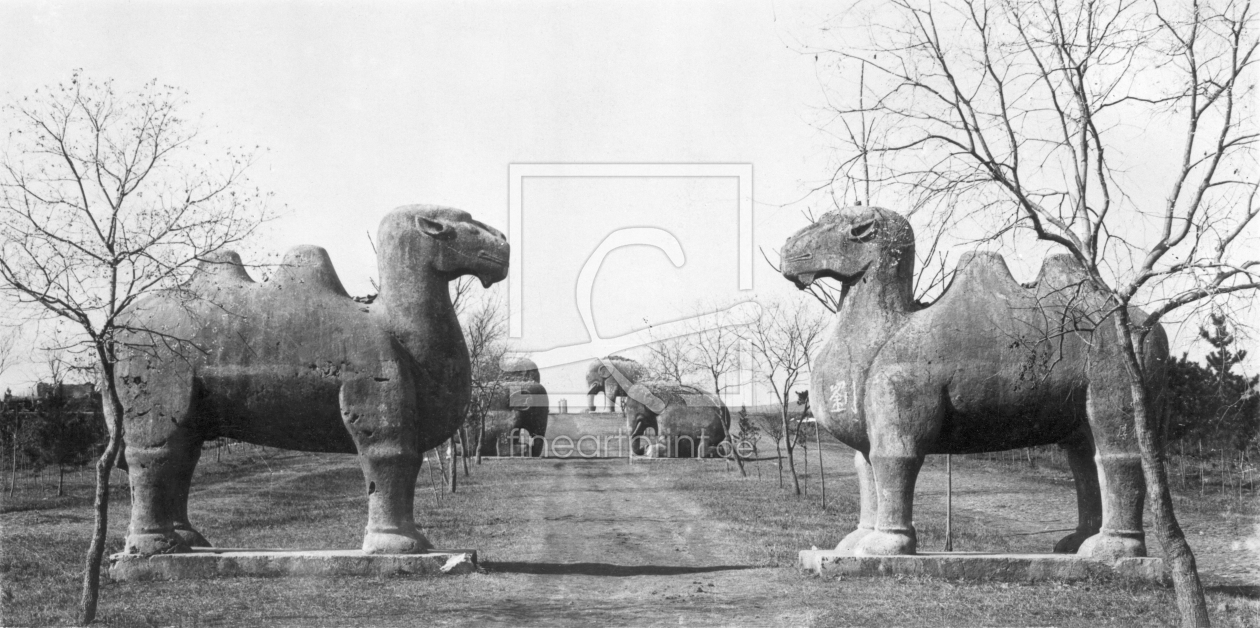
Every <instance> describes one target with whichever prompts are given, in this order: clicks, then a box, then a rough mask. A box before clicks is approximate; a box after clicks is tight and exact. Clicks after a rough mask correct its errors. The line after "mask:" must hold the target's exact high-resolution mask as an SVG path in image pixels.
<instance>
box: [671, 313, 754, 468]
mask: <svg viewBox="0 0 1260 628" xmlns="http://www.w3.org/2000/svg"><path fill="white" fill-rule="evenodd" d="M717 310H718V308H717V307H711V306H709V305H705V304H700V305H698V306H697V307H696V311H697V312H698V313H699V312H702V311H717ZM721 322H722V323H724V324H722V325H718V326H712V327H706V326H696V327H695V331H694V333H692V334H691V335H689V336H687V337H686V342H687V344H688V347H689V350H688V351H687V352H686V354H685V363H686V366H687V368H688V370H689V371H691V372H693V373H696V374H699V375H701V376H703V377H704V378H705V379H707V380H708V381H709V382H710V383H712V385H713V394H715V395H717V397H718V399H724V398H723V395H724V394H725V393H726V392H727V391H728V390H729V389H730V388H731V387H732V386H734V385H738V384H739V382H735V383H732V382H731V379H732V376H733V375H736V374H737V373H738V372H739V368H740V366H741V361H740V353H741V339H740V331H741V329H742V327H743V325H745V324H747V321H737V320H723V321H721ZM747 383H749V384H751V382H747ZM722 421H723V425H722V427H723V429H725V430H726V434H727V438H729V439H730V440H731V455H732V457H734V458H735V464H736V465H737V466H738V467H739V473H740V475H741V476H744V477H747V476H748V472H747V471H746V470H745V469H744V459H743V457H742V456H741V455H740V453H739V449H738V448H737V447H735V439H734V438H733V436H732V434H733V433H732V431H731V412H730V408H729V407H727V408H725V409H724V411H723V413H722Z"/></svg>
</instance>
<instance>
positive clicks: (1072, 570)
mask: <svg viewBox="0 0 1260 628" xmlns="http://www.w3.org/2000/svg"><path fill="white" fill-rule="evenodd" d="M800 567H801V569H804V570H806V571H812V572H814V573H816V574H818V575H820V576H931V577H934V578H946V579H953V580H974V581H985V580H992V581H1000V582H1074V581H1078V580H1088V579H1093V578H1101V579H1105V578H1120V579H1125V580H1137V581H1142V582H1149V583H1152V584H1158V585H1162V586H1167V585H1168V582H1167V580H1166V577H1165V575H1164V565H1163V561H1162V560H1160V559H1158V558H1124V559H1120V560H1118V561H1116V562H1114V563H1109V562H1102V561H1096V560H1090V559H1087V558H1082V557H1080V556H1076V555H1074V554H988V553H973V552H924V553H921V554H916V555H914V556H854V555H852V554H848V553H842V552H837V551H835V550H818V549H815V550H802V551H801V553H800Z"/></svg>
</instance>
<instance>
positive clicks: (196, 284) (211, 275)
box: [190, 251, 254, 290]
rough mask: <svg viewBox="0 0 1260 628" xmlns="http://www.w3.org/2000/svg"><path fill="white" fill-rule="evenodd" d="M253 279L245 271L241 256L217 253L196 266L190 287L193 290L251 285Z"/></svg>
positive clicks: (230, 253) (231, 252)
mask: <svg viewBox="0 0 1260 628" xmlns="http://www.w3.org/2000/svg"><path fill="white" fill-rule="evenodd" d="M252 283H254V279H253V277H250V276H249V272H247V271H246V270H245V264H244V263H242V262H241V256H240V255H237V254H236V251H219V252H217V253H213V254H211V255H207V256H206V257H205V259H203V260H201V262H200V263H198V264H197V270H196V271H194V272H193V276H192V281H191V284H190V287H191V288H192V289H193V290H206V289H213V288H217V287H221V286H229V285H240V284H252Z"/></svg>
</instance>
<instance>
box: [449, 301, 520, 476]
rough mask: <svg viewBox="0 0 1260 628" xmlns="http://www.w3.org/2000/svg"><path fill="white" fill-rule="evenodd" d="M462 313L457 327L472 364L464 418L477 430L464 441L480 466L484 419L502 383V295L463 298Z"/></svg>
mask: <svg viewBox="0 0 1260 628" xmlns="http://www.w3.org/2000/svg"><path fill="white" fill-rule="evenodd" d="M462 309H463V312H462V314H461V316H460V326H461V327H463V330H464V342H465V343H467V345H468V357H469V361H470V362H471V364H472V399H471V401H470V402H469V412H468V417H469V420H470V422H471V426H475V427H476V429H477V437H476V438H475V439H473V438H469V439H465V441H466V442H467V441H473V442H474V444H473V447H475V448H476V449H477V464H481V442H482V439H483V438H485V434H486V416H487V415H488V414H489V412H490V403H491V400H493V399H494V397H495V395H496V394H497V393H498V392H499V390H500V386H501V385H502V380H503V359H504V357H505V356H506V354H507V350H508V344H507V312H506V311H505V310H504V306H503V296H502V293H500V292H499V291H497V290H493V289H492V290H488V291H486V292H485V293H484V294H483V295H482V296H481V298H480V299H478V300H477V301H476V302H475V303H470V301H469V299H468V298H465V299H464V307H463V308H462ZM466 427H468V426H466Z"/></svg>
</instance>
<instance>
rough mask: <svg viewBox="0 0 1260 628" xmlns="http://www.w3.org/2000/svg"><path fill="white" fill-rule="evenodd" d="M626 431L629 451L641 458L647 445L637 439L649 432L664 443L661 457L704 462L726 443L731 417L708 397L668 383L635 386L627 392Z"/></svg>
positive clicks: (642, 383)
mask: <svg viewBox="0 0 1260 628" xmlns="http://www.w3.org/2000/svg"><path fill="white" fill-rule="evenodd" d="M623 412H624V414H625V417H626V429H627V430H628V432H629V433H630V448H631V451H633V452H634V453H635V454H636V455H643V454H644V449H645V446H648V445H650V443H649V442H648V441H647V440H646V439H645V438H641V437H643V436H645V433H646V432H647V430H649V429H651V430H654V431H655V432H656V434H657V435H658V436H663V437H664V438H665V440H666V452H667V453H665V454H663V455H664V456H672V457H676V458H708V457H712V456H713V455H714V448H716V447H717V446H718V444H719V443H721V442H722V441H724V440H726V426H727V425H729V424H730V420H731V415H730V412H729V411H728V410H727V408H726V404H724V403H722V400H721V399H719V398H718V397H717V395H714V394H712V393H709V392H707V391H704V390H701V389H699V388H696V387H694V386H687V385H685V384H676V383H672V382H650V381H645V382H638V383H636V384H635V385H633V386H631V387H630V390H629V391H627V399H626V407H625V410H624V411H623Z"/></svg>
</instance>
